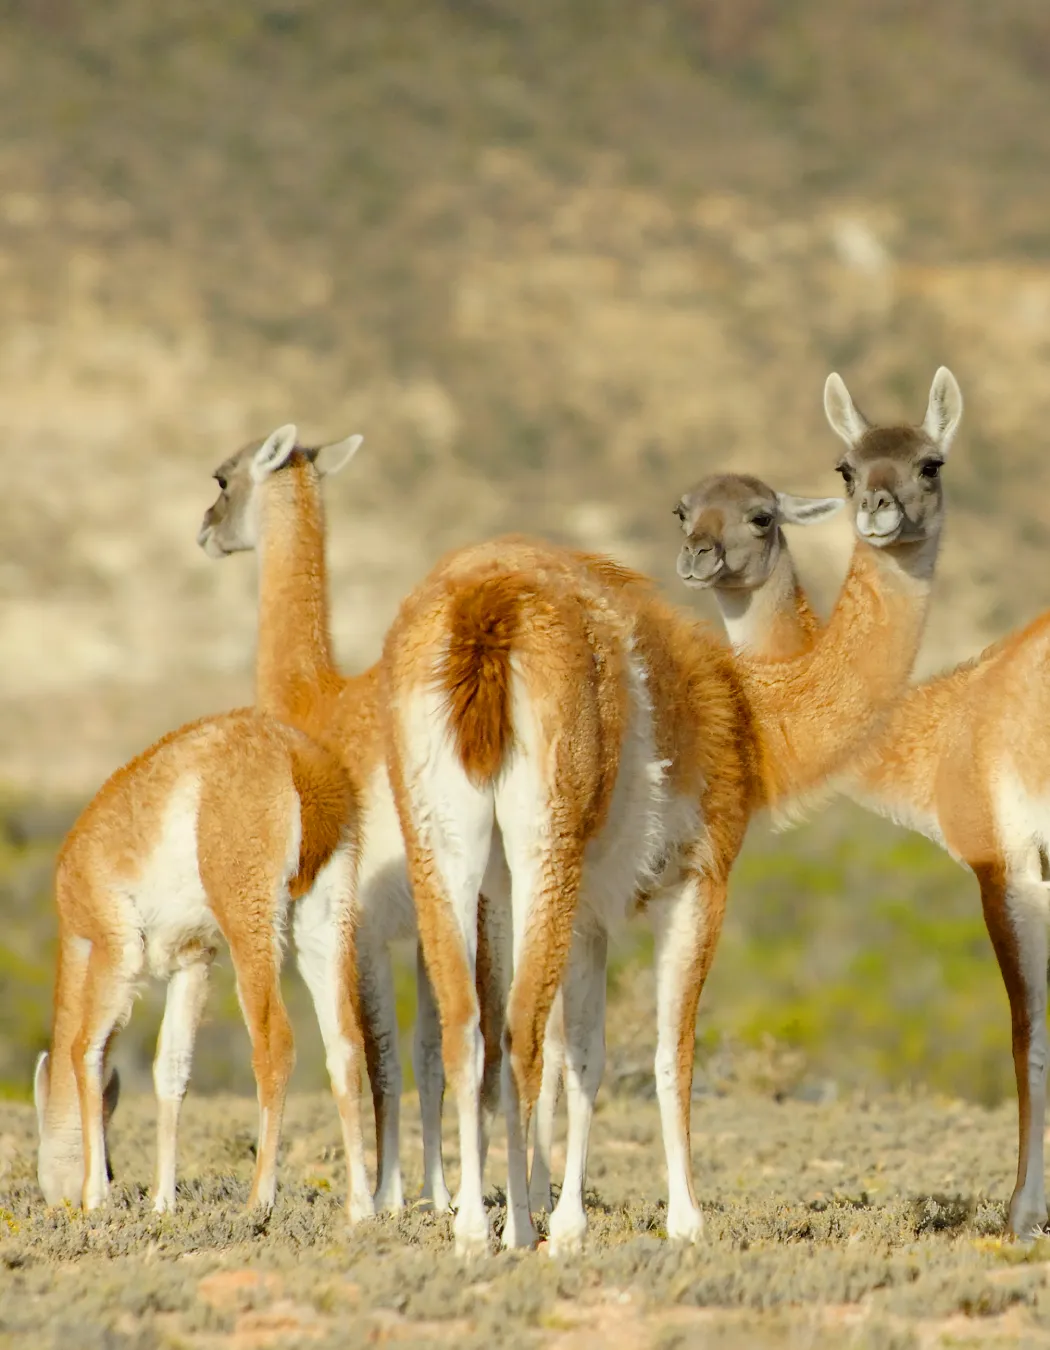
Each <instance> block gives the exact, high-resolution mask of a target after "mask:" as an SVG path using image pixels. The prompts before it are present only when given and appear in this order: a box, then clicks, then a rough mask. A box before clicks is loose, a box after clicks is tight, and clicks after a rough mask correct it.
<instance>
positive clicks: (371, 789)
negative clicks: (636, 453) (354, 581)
mask: <svg viewBox="0 0 1050 1350" xmlns="http://www.w3.org/2000/svg"><path fill="white" fill-rule="evenodd" d="M361 440H362V438H361V437H360V436H351V437H349V438H347V439H346V440H343V441H339V442H336V443H334V444H331V445H326V446H321V447H304V446H301V445H299V444H298V441H297V430H296V427H295V426H294V425H291V424H289V425H286V426H282V427H278V428H277V430H276V431H274V432H272V433H271V434H270V435H269V436H267V437H266V438H265V439H264V440H262V441H253V442H251V443H249V444H248V445H245V446H243V447H242V448H241V449H240V450H238V451H237V452H236V453H235V454H234V455H232V456H230V457H229V458H228V459H226V460H224V461H223V462H222V463H221V464H220V465H219V466H218V468H217V469H216V470H215V474H214V477H215V480H216V482H217V484H218V488H219V495H218V498H217V499H216V501H215V502H214V503H213V505H212V506H210V507H209V508H208V510H207V511H206V512H205V515H204V519H203V521H202V523H201V527H200V531H199V533H198V536H197V542H198V543H199V544H200V546H201V547H202V548H203V549H204V551H205V552H206V553H207V554H208V556H209V557H212V558H224V557H227V556H228V555H230V554H232V553H238V552H244V551H251V550H256V551H257V552H258V554H259V605H258V614H259V625H258V649H257V654H256V704H257V706H258V707H260V708H262V709H263V710H265V711H266V712H269V713H272V714H273V715H274V716H275V717H279V718H280V719H281V721H283V722H287V723H289V724H290V725H291V726H296V727H299V728H300V729H301V730H302V731H304V732H306V733H307V735H309V736H310V737H311V738H312V739H314V740H316V741H317V742H318V743H320V744H322V745H324V746H326V747H327V748H328V749H329V750H330V751H331V752H332V753H333V754H335V755H336V756H338V758H339V759H340V760H341V761H342V763H343V765H344V767H345V769H346V771H347V773H348V774H349V775H350V777H351V780H352V781H353V783H354V785H355V788H356V790H357V794H358V800H359V802H360V809H361V815H360V840H361V843H360V852H361V866H360V876H359V881H358V887H357V891H356V895H355V899H354V915H353V923H352V924H351V925H350V927H349V928H348V929H347V930H346V932H345V934H344V939H345V946H344V950H343V952H342V955H341V959H342V961H343V963H344V964H345V965H346V966H347V968H348V969H350V968H352V969H353V970H354V971H355V972H356V975H355V978H356V979H357V982H358V987H359V992H360V1018H361V1021H360V1028H359V1029H360V1033H361V1035H362V1036H363V1039H364V1045H365V1054H366V1060H367V1065H368V1075H369V1082H370V1084H371V1089H372V1097H373V1103H374V1109H375V1119H376V1150H377V1155H378V1177H377V1184H376V1190H375V1197H374V1200H375V1207H376V1209H388V1210H394V1209H398V1208H399V1207H400V1206H401V1205H402V1204H403V1200H404V1192H403V1186H402V1179H401V1163H400V1151H399V1134H400V1102H401V1065H400V1057H399V1049H398V1039H399V1033H398V1024H397V1012H396V1008H395V1004H394V984H393V976H392V972H391V964H390V955H389V944H390V943H391V942H392V941H394V940H395V939H397V938H414V937H415V936H416V917H415V909H414V907H413V903H412V892H411V889H410V886H409V879H408V872H407V868H406V862H405V848H404V843H403V840H402V837H401V828H400V824H399V822H398V816H397V811H396V808H395V806H394V800H393V797H392V796H391V791H390V785H389V782H388V779H387V770H386V760H385V754H384V743H383V722H382V694H381V681H380V674H379V666H378V664H377V665H374V666H372V667H371V668H370V669H368V670H366V671H364V672H363V673H361V674H359V675H352V676H345V675H343V674H342V673H341V672H340V671H339V670H338V668H337V666H336V663H335V659H334V656H333V653H332V639H331V630H330V622H329V595H328V577H327V566H326V558H325V515H324V501H323V496H322V481H323V479H324V478H325V477H327V476H329V475H331V474H333V473H335V472H337V471H338V470H340V469H342V468H343V467H344V466H345V465H347V464H348V463H349V462H350V460H351V459H352V458H353V456H354V454H355V453H356V451H357V449H358V447H359V446H360V444H361ZM488 913H489V911H488V909H487V908H486V907H485V906H484V904H483V905H482V923H483V933H482V938H483V942H482V960H481V962H480V964H479V968H478V978H479V980H480V981H481V984H482V989H483V994H484V996H483V997H482V1000H481V1003H482V1007H483V1008H485V1009H486V1010H489V1013H490V1015H489V1016H487V1017H486V1020H485V1031H486V1044H487V1045H488V1058H487V1067H486V1071H485V1086H484V1092H483V1099H484V1112H485V1116H484V1120H485V1123H486V1126H487V1122H488V1120H489V1119H490V1118H491V1116H492V1115H493V1114H494V1112H495V1110H496V1107H497V1105H498V1102H499V1090H500V1073H499V1056H500V1049H499V1026H500V1013H501V1009H502V993H501V991H502V987H503V982H504V980H505V976H504V975H503V973H502V966H501V963H500V954H501V952H502V948H503V942H502V939H501V938H500V936H499V934H498V932H497V931H496V930H493V934H492V940H491V943H489V942H487V941H485V940H484V939H485V934H486V932H487V929H486V928H484V925H485V924H486V922H487V918H486V916H487V915H488ZM417 987H418V992H419V1001H418V1012H417V1018H416V1025H415V1036H414V1042H413V1060H414V1067H415V1073H416V1082H417V1085H418V1089H419V1101H420V1112H421V1115H422V1124H423V1155H424V1163H423V1171H424V1182H423V1200H424V1202H425V1203H427V1204H429V1205H430V1206H431V1207H432V1208H433V1209H435V1210H438V1211H441V1210H446V1209H447V1208H448V1206H449V1203H450V1201H449V1193H448V1189H447V1187H446V1185H445V1178H444V1170H443V1166H442V1158H441V1110H442V1095H443V1092H444V1076H443V1072H442V1062H441V1030H440V1026H439V1024H438V1018H437V1010H436V1007H435V1005H434V999H433V994H432V992H431V987H430V981H429V979H428V977H427V971H426V967H425V965H424V962H423V959H422V955H421V954H420V956H419V959H418V963H417ZM483 1136H484V1139H487V1128H485V1129H484V1130H483Z"/></svg>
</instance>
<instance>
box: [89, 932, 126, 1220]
mask: <svg viewBox="0 0 1050 1350" xmlns="http://www.w3.org/2000/svg"><path fill="white" fill-rule="evenodd" d="M141 968H142V944H141V941H140V940H139V938H138V935H137V934H136V936H135V937H134V938H129V939H128V940H127V941H126V942H120V941H119V940H112V941H108V942H107V940H105V939H99V940H97V941H94V942H93V943H92V947H91V955H90V956H89V957H88V964H87V975H86V979H85V982H84V1003H83V1011H82V1015H81V1025H80V1031H79V1032H78V1033H77V1035H76V1037H75V1038H74V1041H73V1047H72V1049H73V1072H74V1075H75V1076H76V1080H77V1095H78V1097H79V1099H80V1121H81V1129H82V1131H83V1138H84V1190H83V1195H82V1203H83V1206H84V1208H85V1209H96V1208H98V1207H99V1206H100V1205H104V1204H105V1203H106V1200H107V1199H108V1197H109V1169H108V1165H107V1157H106V1130H105V1121H104V1110H105V1103H104V1093H103V1087H102V1084H103V1079H104V1076H105V1065H106V1055H107V1054H108V1051H109V1046H110V1042H111V1040H112V1038H113V1035H114V1032H115V1031H116V1030H117V1028H118V1027H120V1026H123V1024H124V1023H125V1022H126V1021H127V1019H128V1015H129V1014H130V1012H131V1004H132V1001H133V998H134V982H135V978H136V976H137V975H138V973H139V971H140V970H141Z"/></svg>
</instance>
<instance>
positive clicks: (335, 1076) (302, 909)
mask: <svg viewBox="0 0 1050 1350" xmlns="http://www.w3.org/2000/svg"><path fill="white" fill-rule="evenodd" d="M348 866H349V862H348V860H347V859H346V858H344V857H343V856H342V855H336V857H334V858H333V859H332V861H331V862H330V863H329V864H328V866H327V867H326V868H325V869H324V871H322V873H321V875H320V876H319V877H318V878H317V880H316V882H315V883H314V887H313V890H312V891H311V892H310V893H309V894H308V895H304V896H303V897H302V898H301V899H300V900H299V901H297V903H296V906H295V911H294V921H293V937H294V941H295V947H296V957H297V960H298V964H299V970H300V972H301V974H302V977H303V979H304V981H305V982H306V986H307V988H308V989H309V991H310V997H311V998H312V1000H313V1005H314V1012H315V1013H316V1015H317V1025H318V1027H319V1028H320V1031H321V1039H322V1041H323V1042H324V1048H325V1062H326V1064H327V1067H328V1077H329V1079H330V1080H331V1084H332V1095H333V1096H334V1097H335V1103H336V1107H337V1109H338V1111H339V1125H340V1129H341V1131H342V1135H343V1151H344V1153H345V1154H346V1209H347V1215H348V1217H349V1219H350V1222H351V1223H357V1222H358V1221H359V1220H361V1219H366V1218H369V1217H370V1216H371V1215H373V1214H374V1213H375V1208H374V1205H373V1202H372V1188H371V1186H370V1184H369V1180H368V1171H367V1168H366V1166H365V1141H364V1131H363V1127H362V1120H361V1070H362V1066H363V1063H364V1041H363V1037H362V1032H361V1008H360V998H359V993H358V987H357V952H356V947H355V943H354V940H353V930H352V927H351V924H350V923H349V922H348V917H347V909H348V903H347V899H346V891H347V889H348V887H349V885H350V884H351V883H350V882H349V881H348V879H347V876H346V868H347V867H348Z"/></svg>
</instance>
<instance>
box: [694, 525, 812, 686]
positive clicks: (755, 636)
mask: <svg viewBox="0 0 1050 1350" xmlns="http://www.w3.org/2000/svg"><path fill="white" fill-rule="evenodd" d="M715 599H716V601H717V602H718V608H719V609H720V610H721V612H722V622H723V623H724V624H725V630H726V634H727V635H728V637H729V641H730V643H731V644H732V646H733V650H734V651H736V652H742V653H751V654H753V655H756V656H764V657H769V658H771V659H773V660H778V661H780V660H785V659H787V658H788V657H792V656H801V654H802V653H803V652H808V651H809V649H810V648H811V647H812V646H813V645H814V643H815V642H816V640H817V637H818V635H819V633H820V620H819V619H818V618H817V616H816V614H814V612H813V610H812V609H811V608H810V604H809V601H808V600H807V599H806V593H805V591H803V589H802V587H801V585H800V584H799V580H798V577H797V576H796V575H795V566H794V563H793V562H792V560H791V554H790V553H789V552H788V550H787V547H786V546H785V545H784V544H783V543H782V544H781V547H780V551H779V553H778V556H777V561H776V564H775V566H774V567H773V570H772V572H770V574H769V577H768V578H767V580H766V581H765V583H764V584H763V585H761V586H759V587H758V588H757V589H756V590H751V591H748V590H721V589H718V588H716V589H715Z"/></svg>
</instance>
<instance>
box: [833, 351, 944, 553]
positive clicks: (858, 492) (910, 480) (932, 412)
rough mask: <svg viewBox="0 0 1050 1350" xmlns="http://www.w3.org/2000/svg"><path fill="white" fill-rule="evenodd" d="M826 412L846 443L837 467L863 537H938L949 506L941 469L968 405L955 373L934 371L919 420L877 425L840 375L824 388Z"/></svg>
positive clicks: (886, 541) (888, 541)
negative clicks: (908, 423) (918, 423)
mask: <svg viewBox="0 0 1050 1350" xmlns="http://www.w3.org/2000/svg"><path fill="white" fill-rule="evenodd" d="M824 411H825V412H826V414H827V418H828V421H829V423H830V424H831V426H832V428H833V430H834V431H835V432H836V434H837V435H839V436H840V437H841V438H842V440H843V441H844V442H845V445H846V451H845V453H844V454H843V455H842V456H841V457H840V459H839V462H838V464H837V466H836V467H837V469H838V471H839V473H840V474H841V475H842V479H843V482H844V483H845V485H846V494H847V496H848V498H849V501H850V505H851V506H852V509H853V521H854V524H855V526H856V529H857V534H858V535H859V536H860V538H861V539H863V540H864V541H865V543H868V544H872V545H874V546H875V547H876V548H890V547H893V546H896V545H901V546H903V547H907V546H908V545H917V544H922V543H924V542H925V541H926V540H927V539H931V538H935V537H936V535H937V533H938V531H939V530H940V526H941V519H942V517H943V512H944V498H943V494H942V492H941V467H942V465H943V464H944V461H945V460H946V459H947V458H948V452H949V451H950V449H951V445H952V441H953V439H954V437H955V433H956V431H957V430H958V427H959V422H960V420H961V418H962V411H963V403H962V393H961V392H960V390H959V385H958V383H957V382H956V379H955V376H954V375H953V374H952V373H951V371H950V370H948V368H947V367H946V366H941V367H939V369H938V371H937V373H936V375H934V377H933V383H932V384H931V385H930V398H929V402H928V404H927V406H926V416H925V417H924V418H923V420H922V424H921V426H917V427H909V426H895V427H878V426H873V425H872V424H871V423H870V422H869V421H868V419H867V418H866V417H865V416H864V414H863V413H862V412H861V411H860V409H859V408H858V407H857V406H856V404H855V403H854V402H853V400H852V398H850V394H849V390H848V389H847V388H846V386H845V384H844V383H843V382H842V379H841V377H840V376H839V375H836V374H831V375H829V376H828V379H827V383H826V384H825V386H824Z"/></svg>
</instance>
